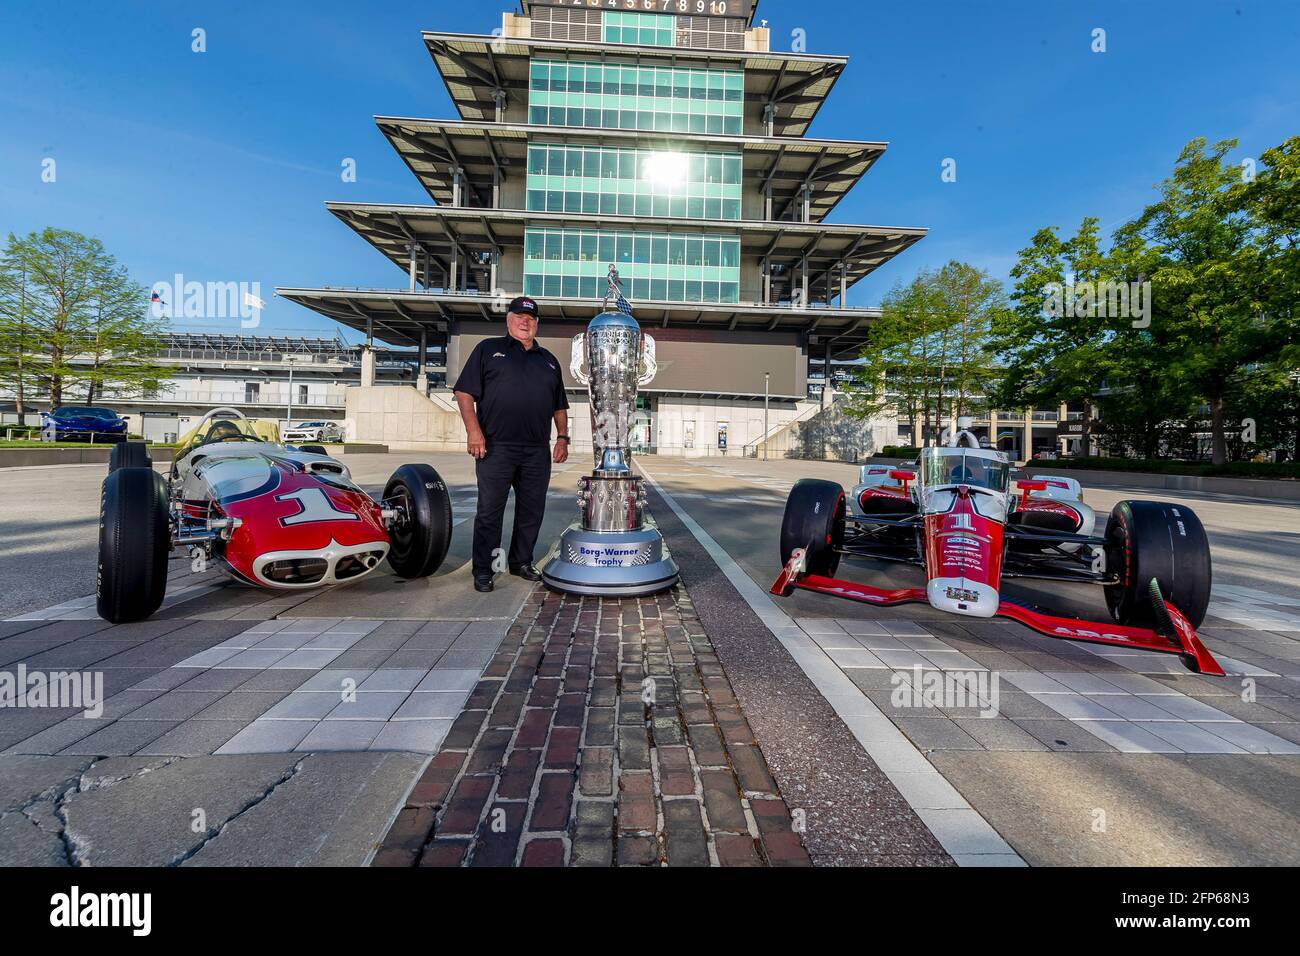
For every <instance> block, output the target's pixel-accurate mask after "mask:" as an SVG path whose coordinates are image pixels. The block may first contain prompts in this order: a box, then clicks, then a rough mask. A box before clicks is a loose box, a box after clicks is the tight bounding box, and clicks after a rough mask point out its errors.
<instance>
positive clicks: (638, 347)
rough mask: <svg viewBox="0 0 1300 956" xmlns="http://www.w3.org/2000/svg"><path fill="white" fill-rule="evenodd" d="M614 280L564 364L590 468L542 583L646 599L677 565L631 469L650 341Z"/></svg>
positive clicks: (651, 367) (651, 360)
mask: <svg viewBox="0 0 1300 956" xmlns="http://www.w3.org/2000/svg"><path fill="white" fill-rule="evenodd" d="M618 282H619V279H618V271H617V270H616V269H615V268H614V267H613V266H612V265H611V266H610V267H609V293H608V294H607V295H606V296H605V305H604V310H603V311H602V312H601V313H600V314H599V315H597V316H596V317H595V318H594V319H592V320H591V321H590V322H589V323H587V331H586V332H579V333H578V334H577V335H575V336H574V337H573V352H572V360H571V361H570V363H569V369H570V371H572V372H573V377H574V378H575V379H577V380H578V381H579V382H581V383H582V384H584V385H586V386H587V394H588V397H589V398H590V402H591V430H592V446H593V448H594V450H595V464H596V467H595V470H594V471H593V472H592V473H591V475H589V476H585V477H583V478H581V479H580V480H579V482H578V508H579V511H580V512H581V516H582V518H581V520H580V521H578V522H576V523H575V524H573V525H570V526H569V528H568V529H567V530H566V531H565V532H564V534H562V535H561V536H560V543H559V545H558V546H557V547H556V550H555V553H554V554H553V555H552V556H551V558H550V560H549V561H547V563H546V565H545V566H544V567H543V568H542V580H543V581H545V582H546V583H547V584H548V585H550V586H551V587H553V588H556V589H557V590H561V591H570V592H572V593H575V594H614V595H635V594H652V593H654V592H655V591H662V590H663V589H665V588H668V587H672V585H673V584H675V583H676V582H677V565H676V563H675V562H674V561H673V559H672V558H671V557H670V556H669V554H668V548H667V546H666V545H665V544H664V539H663V535H661V534H660V533H659V529H658V528H656V527H655V526H654V521H653V519H651V518H649V517H648V516H647V515H646V514H645V489H644V488H643V487H642V485H641V482H642V479H641V478H639V477H637V476H636V475H634V474H632V467H631V465H632V453H631V433H632V418H633V415H634V414H635V413H636V392H637V387H638V386H641V385H645V384H646V383H648V382H649V381H650V380H651V379H652V378H654V376H655V371H656V365H655V344H654V339H652V338H651V337H650V336H648V335H645V334H643V333H642V331H641V326H640V325H638V324H637V321H636V319H634V318H632V307H631V306H630V305H628V302H627V299H625V298H624V297H623V294H622V293H621V292H620V291H619V289H618ZM611 298H613V299H614V301H615V303H616V306H617V307H616V308H614V309H611V308H610V307H609V305H610V299H611ZM584 362H585V364H586V368H585V369H584V368H583V365H584Z"/></svg>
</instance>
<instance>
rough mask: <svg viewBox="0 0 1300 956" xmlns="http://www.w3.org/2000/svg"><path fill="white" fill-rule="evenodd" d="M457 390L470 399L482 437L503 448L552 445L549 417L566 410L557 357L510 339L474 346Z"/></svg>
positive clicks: (565, 399) (493, 340)
mask: <svg viewBox="0 0 1300 956" xmlns="http://www.w3.org/2000/svg"><path fill="white" fill-rule="evenodd" d="M455 390H456V391H458V392H464V393H465V394H467V395H473V396H474V401H475V402H476V403H477V405H478V423H479V425H481V426H482V428H483V436H484V437H485V438H486V439H487V440H488V441H489V442H500V443H501V444H503V445H547V444H550V441H551V418H552V416H553V415H554V414H555V413H556V412H557V411H558V410H559V409H561V408H568V407H569V400H568V398H566V397H565V395H564V378H563V376H562V375H561V373H560V363H559V361H558V360H557V359H556V358H555V356H554V355H552V354H551V353H550V352H548V351H547V350H546V349H544V348H542V347H541V346H540V345H539V344H538V343H537V341H536V340H534V341H533V347H532V348H531V349H525V348H524V346H523V344H522V343H521V342H520V341H519V340H518V339H516V338H513V337H511V336H509V335H503V336H501V337H500V338H495V339H484V340H483V341H482V342H480V343H479V344H478V345H476V346H474V351H472V352H470V353H469V358H468V359H466V360H465V367H464V368H462V369H461V371H460V378H458V379H457V380H456V389H455Z"/></svg>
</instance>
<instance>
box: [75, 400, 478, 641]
mask: <svg viewBox="0 0 1300 956" xmlns="http://www.w3.org/2000/svg"><path fill="white" fill-rule="evenodd" d="M451 528H452V518H451V498H450V496H449V494H448V491H447V486H446V484H445V483H444V482H443V480H442V479H441V478H440V477H439V475H438V473H437V472H436V471H435V470H434V469H433V468H431V467H430V466H428V465H425V464H407V465H402V466H401V467H400V468H398V469H397V470H396V471H395V472H394V473H393V476H392V477H391V478H390V479H389V481H388V484H387V485H386V486H385V488H384V492H383V495H382V496H381V497H380V499H379V500H375V499H374V498H372V497H371V496H370V495H369V494H367V493H366V492H365V491H363V490H362V489H361V488H360V487H359V486H357V485H356V484H355V483H354V482H353V480H352V477H351V474H350V473H349V471H348V468H347V466H346V465H345V464H343V462H341V461H339V460H338V459H337V458H332V457H330V456H329V455H326V454H325V453H324V449H323V448H320V447H319V446H313V445H303V446H293V445H287V444H282V443H281V442H280V440H279V435H278V429H277V427H276V426H275V425H274V424H272V423H269V422H260V421H253V420H251V419H248V418H245V417H244V415H243V414H242V413H241V412H239V411H238V410H236V409H233V408H216V409H213V410H212V411H210V412H208V413H207V414H206V415H204V416H203V418H202V419H200V420H199V422H198V424H197V425H195V427H194V428H193V429H191V430H190V431H189V432H188V433H186V435H185V436H184V437H183V438H182V439H181V440H180V442H179V443H178V445H177V447H176V450H175V454H174V457H173V461H172V464H171V468H170V470H169V472H168V475H167V477H164V476H163V475H162V474H161V473H159V472H158V471H156V470H155V469H154V467H153V462H152V461H151V460H150V458H149V454H148V447H147V445H146V444H145V443H144V442H134V441H128V442H124V443H122V444H120V445H117V446H116V447H115V448H114V449H113V453H112V457H111V458H110V460H109V473H108V477H107V478H105V479H104V484H103V489H102V492H101V497H100V512H99V565H98V572H97V575H96V595H97V602H96V607H97V610H98V612H99V616H100V617H102V618H104V619H105V620H107V621H112V622H113V623H123V622H126V621H138V620H141V619H143V618H146V617H148V616H149V615H151V614H153V613H154V612H155V611H156V610H158V608H159V607H160V606H161V605H162V602H163V598H164V596H165V592H166V587H167V561H168V554H169V552H171V551H172V550H173V549H175V548H189V549H198V552H197V553H194V552H193V550H192V553H194V556H195V557H198V556H202V557H203V558H204V560H205V563H206V562H207V561H209V560H211V561H215V562H216V564H217V566H219V567H221V568H223V569H224V570H225V571H227V572H228V573H229V574H230V575H231V576H232V577H233V578H235V579H236V580H237V581H240V582H242V583H244V584H249V585H254V586H257V587H263V588H272V589H279V590H289V591H292V590H300V589H304V588H314V587H320V586H322V585H329V584H343V583H347V582H352V581H356V580H358V579H360V578H362V577H364V576H366V575H367V574H369V573H371V572H372V571H374V570H375V569H376V568H377V567H379V565H380V564H381V563H382V562H383V561H384V560H385V559H387V561H388V563H389V565H390V566H391V567H392V569H393V571H394V572H395V573H396V574H397V575H398V576H399V577H402V578H419V577H426V576H428V575H430V574H433V573H434V572H435V571H436V570H437V569H438V567H439V566H440V565H441V564H442V562H443V559H444V558H445V557H446V555H447V549H448V547H449V546H450V543H451Z"/></svg>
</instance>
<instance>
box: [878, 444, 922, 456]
mask: <svg viewBox="0 0 1300 956" xmlns="http://www.w3.org/2000/svg"><path fill="white" fill-rule="evenodd" d="M920 454H921V449H919V448H915V447H913V446H911V445H885V446H884V447H883V448H881V449H880V455H879V456H878V457H880V458H907V459H912V458H916V457H918V456H919V455H920Z"/></svg>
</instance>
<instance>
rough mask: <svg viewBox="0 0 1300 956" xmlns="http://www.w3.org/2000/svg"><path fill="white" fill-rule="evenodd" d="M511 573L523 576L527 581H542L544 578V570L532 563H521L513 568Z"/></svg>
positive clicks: (518, 576)
mask: <svg viewBox="0 0 1300 956" xmlns="http://www.w3.org/2000/svg"><path fill="white" fill-rule="evenodd" d="M510 573H511V574H513V575H514V576H515V577H517V578H523V579H524V580H525V581H540V580H541V579H542V572H541V571H538V570H537V569H536V568H535V567H533V566H532V565H531V564H521V565H519V567H517V568H511V569H510Z"/></svg>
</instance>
